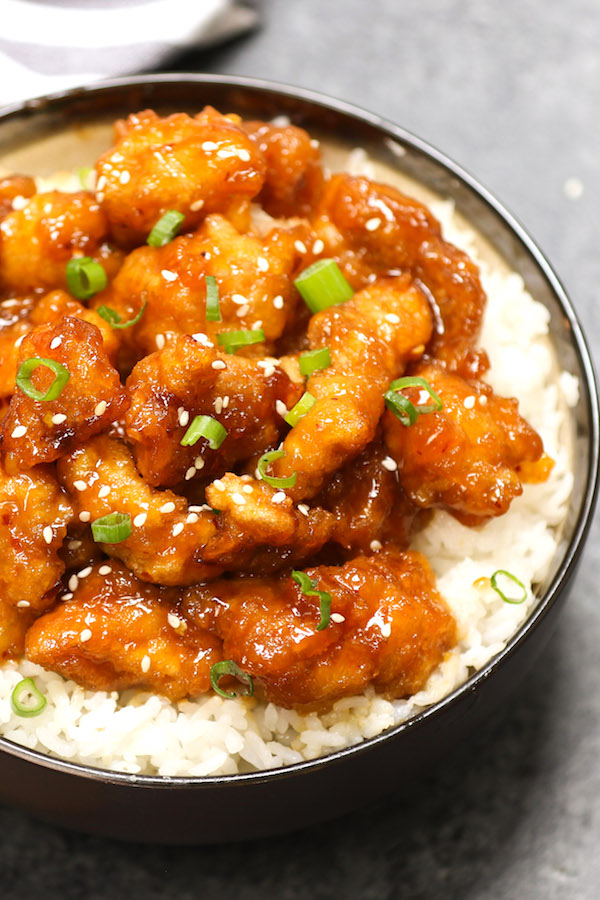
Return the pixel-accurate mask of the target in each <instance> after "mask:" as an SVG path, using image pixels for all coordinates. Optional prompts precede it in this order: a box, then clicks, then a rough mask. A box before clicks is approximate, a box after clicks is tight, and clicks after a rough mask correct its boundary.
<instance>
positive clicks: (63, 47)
mask: <svg viewBox="0 0 600 900" xmlns="http://www.w3.org/2000/svg"><path fill="white" fill-rule="evenodd" d="M0 15H1V20H2V22H1V25H0V106H2V105H5V104H8V103H13V102H15V101H19V100H24V99H27V98H29V97H35V96H38V95H40V94H45V93H51V92H52V91H58V90H62V89H64V88H70V87H75V86H77V85H80V84H90V83H92V82H94V81H98V80H100V79H102V78H108V77H110V76H118V75H128V74H133V73H135V72H144V71H148V70H152V69H155V68H157V67H159V66H164V65H165V63H167V62H168V61H169V60H171V59H172V58H174V57H175V56H176V55H177V53H178V52H182V51H184V50H189V49H191V48H199V47H208V46H210V45H212V44H216V43H218V42H219V41H223V40H226V39H228V38H230V37H233V36H234V35H237V34H240V33H241V32H243V31H245V30H246V29H249V28H251V27H252V26H253V25H254V24H255V23H256V20H257V13H256V10H254V9H252V8H250V7H249V6H248V5H246V4H245V3H243V2H241V0H1V2H0Z"/></svg>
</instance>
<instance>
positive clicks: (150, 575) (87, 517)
mask: <svg viewBox="0 0 600 900" xmlns="http://www.w3.org/2000/svg"><path fill="white" fill-rule="evenodd" d="M57 470H58V475H59V478H60V480H61V482H62V484H63V485H64V487H65V488H66V490H67V491H68V492H69V494H70V496H71V497H72V499H73V502H74V504H75V510H76V513H77V515H78V517H79V519H80V521H83V522H94V521H95V520H96V519H100V518H102V517H103V516H106V515H108V514H109V513H112V512H121V513H125V514H127V515H129V516H130V518H131V522H132V526H133V530H132V534H131V536H130V537H128V538H127V539H126V540H124V541H121V543H118V544H103V545H102V547H103V549H104V551H105V553H107V554H108V555H109V556H112V557H116V558H117V559H121V560H122V561H123V562H124V563H125V564H126V565H127V566H128V567H129V568H130V569H131V570H132V571H133V572H134V573H135V574H136V575H137V576H138V577H139V578H142V579H143V580H144V581H153V582H156V583H157V584H165V585H186V584H195V583H196V582H198V581H204V580H205V579H208V578H214V577H216V576H217V575H219V574H220V572H221V571H222V570H221V568H218V567H217V566H213V565H206V564H205V563H204V562H203V561H202V549H203V547H204V546H205V545H206V543H207V542H208V541H209V540H210V538H211V537H213V535H214V534H216V531H217V528H216V525H215V523H214V516H213V514H212V513H211V512H210V511H208V512H207V511H204V510H202V511H198V512H196V511H190V510H189V509H188V504H187V501H186V500H185V499H184V498H183V497H178V496H177V495H176V494H173V493H172V492H171V491H158V490H156V489H155V488H153V487H151V486H150V485H149V484H147V483H146V482H145V481H144V479H143V478H142V477H141V476H140V474H139V473H138V471H137V469H136V467H135V463H134V461H133V456H132V455H131V451H130V450H129V448H128V447H127V446H126V445H125V444H124V443H123V442H122V441H121V440H119V439H115V438H110V437H108V436H107V435H99V436H98V437H95V438H93V439H92V440H89V441H88V442H87V443H86V445H85V446H84V447H80V448H79V449H78V450H76V451H75V452H74V453H73V454H72V455H71V456H69V457H67V458H63V459H61V460H60V461H59V463H58V467H57ZM107 489H108V490H107Z"/></svg>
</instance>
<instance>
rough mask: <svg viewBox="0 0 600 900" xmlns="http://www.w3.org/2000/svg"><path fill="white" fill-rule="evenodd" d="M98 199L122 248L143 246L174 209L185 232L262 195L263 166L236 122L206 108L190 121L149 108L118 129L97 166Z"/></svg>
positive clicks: (123, 123)
mask: <svg viewBox="0 0 600 900" xmlns="http://www.w3.org/2000/svg"><path fill="white" fill-rule="evenodd" d="M96 173H97V176H98V180H97V193H96V197H97V199H98V201H99V202H100V203H102V206H103V209H104V211H105V212H106V214H107V216H108V218H109V220H110V225H111V230H112V233H113V235H114V236H115V238H116V240H117V241H119V243H124V244H126V245H134V244H136V243H137V244H141V243H143V242H144V241H145V240H146V238H147V236H148V233H149V232H150V231H151V229H152V228H153V227H154V225H155V224H156V222H157V221H158V220H159V219H160V217H161V216H162V215H163V214H164V213H166V212H167V211H168V210H170V209H175V210H178V211H179V212H181V213H183V214H184V215H185V222H184V223H183V226H182V227H183V230H190V229H192V228H194V227H195V226H196V225H198V223H199V222H200V221H201V220H202V219H203V218H204V216H205V215H206V214H207V213H213V212H222V213H224V214H225V215H227V213H228V212H229V211H230V210H231V208H232V206H235V205H236V204H239V203H240V201H248V200H251V199H252V198H253V197H255V196H256V195H257V194H258V192H259V191H260V189H261V187H262V185H263V182H264V178H265V161H264V158H263V156H262V154H261V152H260V150H259V149H258V148H257V147H256V145H255V143H254V142H253V141H251V140H250V138H249V137H248V135H246V134H245V132H244V131H243V130H242V129H241V128H240V127H239V119H238V118H237V117H236V116H231V117H227V116H222V115H221V114H220V113H218V112H217V111H216V110H215V109H212V107H210V106H207V107H206V108H205V109H204V110H203V111H202V112H200V113H198V114H197V115H196V116H194V117H193V118H191V117H190V116H188V115H186V114H185V113H176V114H174V115H171V116H167V117H166V118H160V117H159V116H157V114H156V113H155V112H153V111H152V110H145V111H144V112H140V113H137V114H135V115H131V116H129V118H128V119H126V120H124V121H123V120H120V121H118V122H117V123H116V124H115V145H114V147H112V148H111V149H110V150H108V151H107V152H106V153H105V154H103V156H101V157H100V158H99V159H98V161H97V163H96Z"/></svg>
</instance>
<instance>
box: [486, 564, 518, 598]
mask: <svg viewBox="0 0 600 900" xmlns="http://www.w3.org/2000/svg"><path fill="white" fill-rule="evenodd" d="M499 577H500V578H503V579H506V580H508V581H510V582H511V588H513V585H514V586H515V587H516V588H518V589H519V593H518V594H517V596H515V595H514V593H512V592H511V594H512V596H507V594H505V593H504V591H503V590H502V588H500V587H499V586H498V578H499ZM490 584H491V585H492V587H493V588H494V590H495V591H496V593H497V594H500V596H501V597H502V599H503V600H504V602H505V603H523V602H524V601H525V600H527V588H526V587H525V585H524V584H523V582H522V581H519V579H518V578H517V577H516V576H515V575H513V574H512V573H511V572H507V571H506V569H497V570H496V571H495V572H494V574H493V575H492V577H491V578H490ZM513 590H514V588H513ZM515 593H516V591H515Z"/></svg>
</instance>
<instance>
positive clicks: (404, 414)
mask: <svg viewBox="0 0 600 900" xmlns="http://www.w3.org/2000/svg"><path fill="white" fill-rule="evenodd" d="M407 387H417V388H420V390H422V391H426V392H427V393H428V394H429V396H430V397H431V399H432V400H433V403H427V404H418V403H416V404H415V403H411V401H410V400H409V399H408V398H407V397H405V396H404V395H403V394H400V393H398V392H399V391H401V390H403V389H404V388H407ZM383 398H384V400H385V405H386V406H387V408H388V409H389V410H390V412H393V413H394V415H395V416H396V418H397V419H399V420H400V422H402V424H403V425H406V426H407V427H408V426H410V425H414V424H415V422H416V421H417V419H418V417H419V416H422V415H425V414H426V413H431V412H439V411H440V410H441V409H442V408H443V405H444V404H443V403H442V401H441V399H440V398H439V397H438V395H437V394H436V392H435V391H434V390H433V388H432V387H431V385H430V384H429V382H428V381H426V380H425V379H424V378H420V377H418V376H416V375H415V376H406V377H405V378H396V380H395V381H392V383H391V384H390V386H389V388H388V390H387V391H386V392H385V394H384V395H383Z"/></svg>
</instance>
